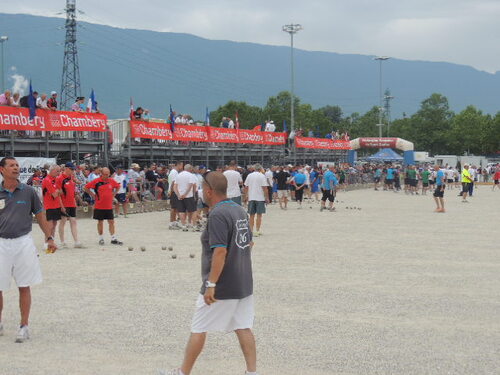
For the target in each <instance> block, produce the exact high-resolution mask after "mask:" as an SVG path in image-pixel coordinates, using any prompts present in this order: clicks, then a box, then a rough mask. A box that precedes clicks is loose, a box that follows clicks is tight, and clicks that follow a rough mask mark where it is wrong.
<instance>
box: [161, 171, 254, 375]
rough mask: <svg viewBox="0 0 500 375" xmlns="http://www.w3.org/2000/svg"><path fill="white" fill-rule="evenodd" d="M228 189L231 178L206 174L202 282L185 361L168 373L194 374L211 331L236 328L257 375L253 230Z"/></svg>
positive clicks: (249, 366) (248, 362)
mask: <svg viewBox="0 0 500 375" xmlns="http://www.w3.org/2000/svg"><path fill="white" fill-rule="evenodd" d="M226 191H227V179H226V177H225V176H224V175H223V174H222V173H221V172H208V173H206V174H205V175H203V198H204V201H205V202H206V203H207V204H208V206H209V207H210V213H209V216H208V224H207V228H206V229H205V231H204V232H203V234H202V236H201V243H202V247H203V254H202V264H201V274H202V281H203V285H202V287H201V292H200V295H199V297H198V300H197V302H196V311H195V313H194V316H193V321H192V325H191V337H190V338H189V342H188V344H187V348H186V353H185V357H184V361H183V363H182V366H181V368H179V369H175V370H171V371H170V372H168V373H167V374H169V375H189V374H190V373H191V370H192V368H193V366H194V364H195V361H196V359H197V357H198V356H199V354H200V353H201V351H202V349H203V345H204V344H205V339H206V334H207V332H209V331H223V332H230V331H234V332H235V333H236V335H237V337H238V340H239V342H240V346H241V348H242V351H243V355H244V357H245V361H246V365H247V372H246V373H247V374H251V375H255V374H257V372H256V364H257V359H256V349H255V338H254V336H253V333H252V326H253V319H254V306H253V278H252V259H251V250H252V246H253V242H252V233H251V231H250V228H249V225H248V215H247V214H246V212H245V210H244V209H243V208H242V207H241V206H240V205H238V204H236V203H235V202H233V201H232V200H230V199H228V198H227V195H226ZM163 374H165V373H163Z"/></svg>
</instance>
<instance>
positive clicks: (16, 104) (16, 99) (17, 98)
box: [10, 92, 34, 107]
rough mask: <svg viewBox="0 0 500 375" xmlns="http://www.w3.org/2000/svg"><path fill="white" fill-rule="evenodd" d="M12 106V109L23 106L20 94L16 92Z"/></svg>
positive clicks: (11, 102) (11, 100) (12, 98)
mask: <svg viewBox="0 0 500 375" xmlns="http://www.w3.org/2000/svg"><path fill="white" fill-rule="evenodd" d="M33 94H34V93H33ZM10 105H11V106H12V107H20V106H21V104H20V99H19V93H18V92H15V93H14V95H12V96H11V98H10Z"/></svg>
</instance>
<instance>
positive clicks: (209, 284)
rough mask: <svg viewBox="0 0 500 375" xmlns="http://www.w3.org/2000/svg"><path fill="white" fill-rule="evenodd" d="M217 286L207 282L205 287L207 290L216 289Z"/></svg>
mask: <svg viewBox="0 0 500 375" xmlns="http://www.w3.org/2000/svg"><path fill="white" fill-rule="evenodd" d="M216 285H217V284H216V283H211V282H210V281H208V280H207V281H205V287H206V288H215V286H216Z"/></svg>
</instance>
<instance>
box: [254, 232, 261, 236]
mask: <svg viewBox="0 0 500 375" xmlns="http://www.w3.org/2000/svg"><path fill="white" fill-rule="evenodd" d="M253 236H254V237H260V236H262V233H261V232H259V231H255V233H254V234H253Z"/></svg>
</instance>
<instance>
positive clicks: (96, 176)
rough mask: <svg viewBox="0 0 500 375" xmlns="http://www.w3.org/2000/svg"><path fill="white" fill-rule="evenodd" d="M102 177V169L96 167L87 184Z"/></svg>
mask: <svg viewBox="0 0 500 375" xmlns="http://www.w3.org/2000/svg"><path fill="white" fill-rule="evenodd" d="M100 175H101V168H100V167H94V168H93V169H92V172H90V174H89V176H88V177H87V182H92V181H94V180H95V179H96V178H98V177H99V176H100Z"/></svg>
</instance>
